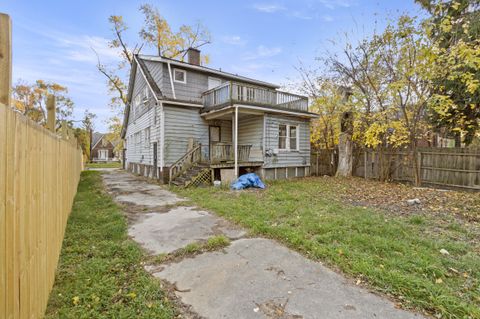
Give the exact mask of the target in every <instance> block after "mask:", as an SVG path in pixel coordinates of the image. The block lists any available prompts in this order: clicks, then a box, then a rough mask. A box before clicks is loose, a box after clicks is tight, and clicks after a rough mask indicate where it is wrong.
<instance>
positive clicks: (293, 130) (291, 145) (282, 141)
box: [278, 124, 298, 150]
mask: <svg viewBox="0 0 480 319" xmlns="http://www.w3.org/2000/svg"><path fill="white" fill-rule="evenodd" d="M278 148H279V149H280V150H298V126H296V125H287V124H280V125H278Z"/></svg>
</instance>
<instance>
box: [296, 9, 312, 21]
mask: <svg viewBox="0 0 480 319" xmlns="http://www.w3.org/2000/svg"><path fill="white" fill-rule="evenodd" d="M291 16H292V17H294V18H298V19H302V20H312V19H313V17H311V16H310V15H307V14H305V13H303V12H300V11H293V12H292V14H291Z"/></svg>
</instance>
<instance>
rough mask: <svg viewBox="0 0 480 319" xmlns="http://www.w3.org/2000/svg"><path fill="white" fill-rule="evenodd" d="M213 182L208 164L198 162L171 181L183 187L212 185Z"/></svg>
mask: <svg viewBox="0 0 480 319" xmlns="http://www.w3.org/2000/svg"><path fill="white" fill-rule="evenodd" d="M211 182H212V177H211V170H210V166H209V165H208V164H204V163H196V164H195V165H193V166H191V167H190V168H188V169H186V170H185V171H184V172H182V173H181V174H180V175H178V176H176V177H175V178H174V179H172V181H171V182H170V183H171V184H173V185H176V186H181V187H189V186H200V185H202V184H203V185H210V184H211Z"/></svg>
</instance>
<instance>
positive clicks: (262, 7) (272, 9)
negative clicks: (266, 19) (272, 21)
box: [253, 3, 285, 13]
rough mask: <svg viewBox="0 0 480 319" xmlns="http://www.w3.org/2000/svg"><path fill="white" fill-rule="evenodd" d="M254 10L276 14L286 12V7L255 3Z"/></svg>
mask: <svg viewBox="0 0 480 319" xmlns="http://www.w3.org/2000/svg"><path fill="white" fill-rule="evenodd" d="M253 8H254V9H255V10H257V11H260V12H265V13H274V12H278V11H283V10H285V7H284V6H282V5H280V4H265V3H255V4H254V5H253Z"/></svg>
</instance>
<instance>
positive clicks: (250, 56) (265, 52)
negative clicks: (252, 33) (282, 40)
mask: <svg viewBox="0 0 480 319" xmlns="http://www.w3.org/2000/svg"><path fill="white" fill-rule="evenodd" d="M281 52H282V48H281V47H272V48H269V47H266V46H264V45H259V46H258V47H257V49H256V50H255V51H254V52H249V53H247V54H246V55H245V56H244V57H243V60H256V59H261V58H270V57H273V56H275V55H278V54H280V53H281Z"/></svg>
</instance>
